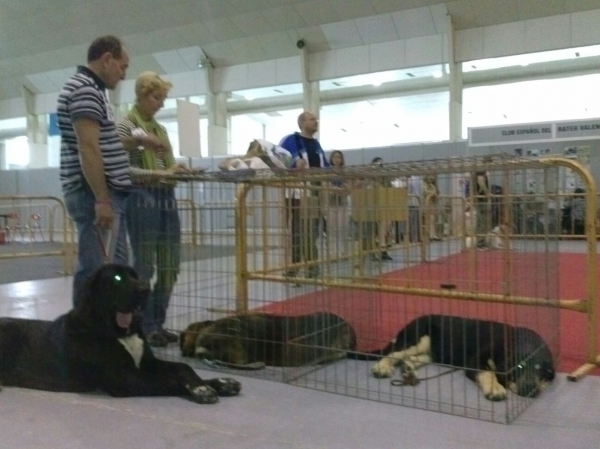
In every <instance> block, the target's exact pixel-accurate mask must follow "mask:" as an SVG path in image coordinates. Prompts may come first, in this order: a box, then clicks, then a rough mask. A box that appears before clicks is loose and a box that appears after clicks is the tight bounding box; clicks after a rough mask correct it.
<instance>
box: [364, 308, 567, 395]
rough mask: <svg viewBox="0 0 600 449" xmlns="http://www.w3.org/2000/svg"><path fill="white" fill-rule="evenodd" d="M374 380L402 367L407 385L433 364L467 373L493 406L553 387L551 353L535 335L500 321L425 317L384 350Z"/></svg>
mask: <svg viewBox="0 0 600 449" xmlns="http://www.w3.org/2000/svg"><path fill="white" fill-rule="evenodd" d="M380 353H381V354H382V355H384V357H383V358H381V359H380V360H379V361H378V362H377V363H376V364H375V365H374V366H373V368H372V373H373V375H374V376H375V377H391V376H392V375H393V374H394V371H395V367H396V366H400V367H401V368H402V371H403V378H404V381H405V383H407V384H412V385H415V384H416V383H418V376H417V374H416V370H417V369H418V368H419V367H421V366H423V365H426V364H429V363H435V364H441V365H447V366H448V365H450V366H454V367H456V368H460V369H464V370H465V374H466V376H467V377H468V378H469V379H471V380H473V381H475V382H477V384H478V385H479V388H480V390H481V392H482V393H483V395H484V396H485V397H486V398H487V399H489V400H491V401H501V400H504V399H506V393H507V390H510V391H512V392H513V393H516V394H517V395H519V396H525V397H535V396H537V395H538V394H539V393H540V392H541V391H542V390H543V389H544V388H546V386H547V385H548V384H549V383H550V382H552V380H553V379H554V376H555V367H554V361H553V357H552V352H551V351H550V348H549V347H548V345H547V344H546V342H545V341H544V340H543V338H542V337H541V336H540V335H539V334H537V333H536V332H535V331H533V330H531V329H528V328H525V327H517V326H510V325H508V324H504V323H499V322H496V321H485V320H478V319H468V318H462V317H456V316H447V315H427V316H422V317H419V318H417V319H415V320H413V321H411V322H410V323H408V324H407V325H406V326H405V327H404V328H403V329H402V330H401V331H400V332H399V333H398V335H397V336H396V338H395V339H394V340H393V341H392V342H391V343H390V344H389V345H388V346H387V347H386V348H384V349H383V350H382V351H380Z"/></svg>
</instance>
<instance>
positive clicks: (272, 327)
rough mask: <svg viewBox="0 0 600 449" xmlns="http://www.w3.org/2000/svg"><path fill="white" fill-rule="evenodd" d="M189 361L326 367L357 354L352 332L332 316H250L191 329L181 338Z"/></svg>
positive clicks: (198, 325) (238, 316) (326, 314)
mask: <svg viewBox="0 0 600 449" xmlns="http://www.w3.org/2000/svg"><path fill="white" fill-rule="evenodd" d="M180 347H181V353H182V355H183V356H185V357H199V358H203V359H207V360H215V361H218V362H221V363H223V364H226V365H230V366H231V367H238V368H243V367H245V366H246V367H247V366H249V365H251V364H256V363H259V364H264V365H268V366H289V367H291V366H303V365H306V364H311V363H328V362H331V361H334V360H338V359H342V358H345V357H346V356H347V352H348V351H354V350H355V349H356V335H355V332H354V329H353V328H352V327H351V326H350V324H348V322H347V321H345V320H343V319H342V318H340V317H339V316H337V315H334V314H332V313H325V312H323V313H313V314H308V315H299V316H282V315H271V314H266V313H248V314H244V315H237V316H231V317H226V318H221V319H219V320H216V321H200V322H196V323H192V324H190V325H189V326H188V328H187V329H186V330H185V331H183V332H182V333H181V336H180Z"/></svg>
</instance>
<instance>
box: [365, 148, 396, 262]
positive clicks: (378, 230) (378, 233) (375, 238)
mask: <svg viewBox="0 0 600 449" xmlns="http://www.w3.org/2000/svg"><path fill="white" fill-rule="evenodd" d="M371 165H374V166H376V167H381V166H382V165H383V159H382V158H380V157H374V158H373V159H372V160H371ZM369 184H371V185H369ZM376 185H377V186H379V187H391V184H390V183H389V182H388V181H386V180H385V179H383V178H382V179H381V181H380V180H376V181H375V182H374V183H373V182H371V183H367V184H366V185H365V186H364V187H363V188H365V187H366V188H369V187H375V186H376ZM388 228H389V223H378V222H376V221H364V222H363V223H362V248H363V251H368V252H369V253H370V254H371V255H370V258H371V259H373V260H384V261H391V260H393V259H392V257H391V256H390V255H389V254H388V252H387V251H386V250H385V247H386V234H387V230H388ZM377 247H379V249H380V251H379V254H377V253H376V252H374V250H375V249H376V248H377Z"/></svg>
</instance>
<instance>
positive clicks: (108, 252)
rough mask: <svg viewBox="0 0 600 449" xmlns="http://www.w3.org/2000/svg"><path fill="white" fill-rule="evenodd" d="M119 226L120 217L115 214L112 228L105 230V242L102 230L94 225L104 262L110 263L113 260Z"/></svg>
mask: <svg viewBox="0 0 600 449" xmlns="http://www.w3.org/2000/svg"><path fill="white" fill-rule="evenodd" d="M120 226H121V223H120V217H119V216H117V217H116V219H115V220H114V221H113V225H112V228H111V229H109V230H108V231H107V238H106V242H105V241H104V237H103V236H102V230H101V229H100V228H99V227H98V226H96V234H97V235H98V240H100V247H101V248H102V255H103V256H104V262H105V263H111V262H112V261H113V260H115V252H116V250H117V236H118V235H119V228H120Z"/></svg>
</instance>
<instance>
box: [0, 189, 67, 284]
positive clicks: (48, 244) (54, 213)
mask: <svg viewBox="0 0 600 449" xmlns="http://www.w3.org/2000/svg"><path fill="white" fill-rule="evenodd" d="M0 219H3V222H2V223H1V225H0V232H2V233H3V235H4V237H5V239H4V240H5V243H4V244H3V245H1V246H0V259H10V258H27V257H48V256H58V257H61V258H62V260H63V272H62V273H61V274H64V275H70V274H72V273H73V266H74V247H75V245H74V243H75V236H74V231H73V228H72V226H70V225H69V221H70V220H69V218H68V216H67V212H66V208H65V205H64V203H63V201H62V200H61V199H60V198H56V197H52V196H35V195H12V196H0ZM57 230H58V231H59V232H60V236H57ZM57 237H58V238H57Z"/></svg>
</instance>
